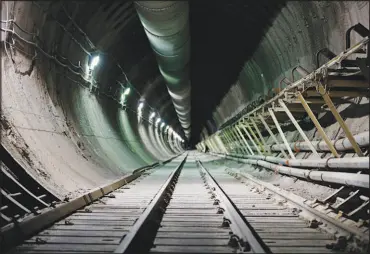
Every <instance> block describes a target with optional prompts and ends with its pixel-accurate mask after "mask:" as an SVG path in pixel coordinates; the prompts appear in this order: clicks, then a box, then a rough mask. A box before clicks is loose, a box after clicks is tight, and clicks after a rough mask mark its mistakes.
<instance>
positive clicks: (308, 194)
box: [205, 159, 336, 200]
mask: <svg viewBox="0 0 370 254" xmlns="http://www.w3.org/2000/svg"><path fill="white" fill-rule="evenodd" d="M205 164H207V165H209V166H212V167H213V168H215V167H217V168H224V169H226V168H230V169H238V170H239V169H240V170H241V171H242V172H245V173H248V174H250V175H252V176H254V177H255V178H257V179H259V180H262V181H264V182H267V183H271V184H273V185H275V186H277V187H280V188H282V189H284V190H286V191H289V192H292V193H294V194H296V195H298V196H301V197H303V198H306V199H309V200H313V199H315V198H316V199H319V200H322V199H325V198H326V197H327V196H329V195H331V194H332V193H333V192H335V191H336V189H334V188H329V187H326V186H322V185H319V184H315V183H311V182H306V181H302V180H299V179H297V178H293V177H289V176H283V175H279V174H275V173H274V172H272V171H269V170H266V169H263V168H261V169H258V168H256V167H254V166H252V165H248V164H243V163H239V162H236V161H233V160H225V159H218V160H214V161H209V162H206V163H205Z"/></svg>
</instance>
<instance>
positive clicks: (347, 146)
mask: <svg viewBox="0 0 370 254" xmlns="http://www.w3.org/2000/svg"><path fill="white" fill-rule="evenodd" d="M353 137H354V139H355V141H356V143H357V144H358V145H359V147H368V146H369V132H362V133H359V134H357V135H354V136H353ZM330 142H331V143H332V144H333V145H334V147H335V149H336V150H337V151H348V150H354V149H353V146H352V144H351V143H350V142H349V139H348V138H342V139H338V140H331V141H330ZM311 144H312V145H313V146H314V147H315V148H316V150H317V151H318V152H330V149H329V147H328V145H327V144H326V143H325V141H311ZM268 147H270V149H271V151H274V152H281V149H283V150H286V147H285V145H284V144H277V145H276V144H275V145H267V146H265V147H264V148H265V149H267V148H268ZM289 147H290V148H291V149H292V150H293V151H311V149H310V147H309V145H308V144H307V143H306V142H305V141H297V142H293V143H289ZM252 149H253V150H255V149H254V148H252Z"/></svg>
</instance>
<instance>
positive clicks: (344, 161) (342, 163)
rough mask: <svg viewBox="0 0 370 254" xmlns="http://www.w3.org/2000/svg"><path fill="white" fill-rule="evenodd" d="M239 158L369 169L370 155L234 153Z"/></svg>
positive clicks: (298, 164)
mask: <svg viewBox="0 0 370 254" xmlns="http://www.w3.org/2000/svg"><path fill="white" fill-rule="evenodd" d="M230 155H231V156H234V157H238V158H246V159H253V160H264V161H268V162H272V163H276V164H281V165H283V166H290V167H307V168H330V169H369V168H370V165H369V157H352V158H333V157H331V158H328V159H288V160H287V159H282V158H277V157H273V156H263V155H233V154H230Z"/></svg>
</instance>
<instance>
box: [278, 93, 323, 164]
mask: <svg viewBox="0 0 370 254" xmlns="http://www.w3.org/2000/svg"><path fill="white" fill-rule="evenodd" d="M279 104H280V106H281V107H282V108H283V109H284V111H285V113H286V114H287V115H288V117H289V119H290V121H292V123H293V124H294V126H295V128H296V129H297V130H298V132H299V134H301V136H302V138H303V139H304V141H306V142H307V144H308V146H309V148H310V149H311V151H312V153H313V154H314V155H315V156H316V157H318V158H319V157H320V155H319V154H318V153H317V151H316V149H315V147H313V145H312V143H311V141H310V140H309V139H308V137H307V136H306V134H305V133H304V131H303V130H302V128H301V126H299V124H298V123H297V121H296V120H295V118H294V116H293V115H292V113H290V111H289V109H288V107H287V106H286V105H285V103H284V102H283V100H281V99H279Z"/></svg>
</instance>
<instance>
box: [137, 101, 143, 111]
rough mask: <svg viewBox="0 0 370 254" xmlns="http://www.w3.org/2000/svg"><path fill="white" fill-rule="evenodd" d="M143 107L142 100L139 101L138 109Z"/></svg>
mask: <svg viewBox="0 0 370 254" xmlns="http://www.w3.org/2000/svg"><path fill="white" fill-rule="evenodd" d="M143 107H144V102H140V104H139V106H138V109H139V110H141V109H142V108H143Z"/></svg>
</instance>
